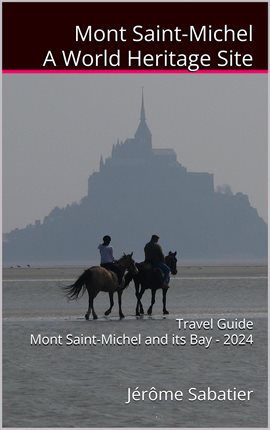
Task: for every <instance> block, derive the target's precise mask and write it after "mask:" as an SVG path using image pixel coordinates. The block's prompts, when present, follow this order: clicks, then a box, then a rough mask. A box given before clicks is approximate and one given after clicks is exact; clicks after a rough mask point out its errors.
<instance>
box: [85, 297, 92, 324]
mask: <svg viewBox="0 0 270 430" xmlns="http://www.w3.org/2000/svg"><path fill="white" fill-rule="evenodd" d="M87 291H88V296H89V300H88V310H87V312H86V314H85V319H86V320H87V321H88V320H89V316H90V314H91V309H92V307H93V297H92V295H91V294H90V292H89V290H87Z"/></svg>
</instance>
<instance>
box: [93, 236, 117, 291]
mask: <svg viewBox="0 0 270 430" xmlns="http://www.w3.org/2000/svg"><path fill="white" fill-rule="evenodd" d="M111 240H112V239H111V237H110V236H109V235H106V236H104V237H103V243H101V244H100V245H98V249H99V252H100V265H101V267H104V269H107V270H111V271H112V272H114V273H116V275H117V277H118V282H119V285H120V284H121V283H122V271H121V269H120V268H119V266H118V265H117V263H116V262H115V259H114V256H113V247H112V246H111V245H110V243H111Z"/></svg>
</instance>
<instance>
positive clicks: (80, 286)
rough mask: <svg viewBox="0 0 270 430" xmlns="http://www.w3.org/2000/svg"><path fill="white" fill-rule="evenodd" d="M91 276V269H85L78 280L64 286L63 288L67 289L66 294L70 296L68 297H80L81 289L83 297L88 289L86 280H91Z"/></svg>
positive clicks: (72, 298) (73, 298)
mask: <svg viewBox="0 0 270 430" xmlns="http://www.w3.org/2000/svg"><path fill="white" fill-rule="evenodd" d="M90 278H91V272H90V270H85V271H84V272H83V274H82V275H81V276H80V277H79V278H78V279H77V281H76V282H74V284H72V285H68V286H66V287H63V289H64V290H65V291H66V296H67V297H68V299H69V300H76V299H78V297H79V294H80V292H81V290H82V294H81V297H82V296H83V294H84V293H85V290H86V282H89V280H90Z"/></svg>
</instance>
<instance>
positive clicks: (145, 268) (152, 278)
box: [106, 251, 177, 316]
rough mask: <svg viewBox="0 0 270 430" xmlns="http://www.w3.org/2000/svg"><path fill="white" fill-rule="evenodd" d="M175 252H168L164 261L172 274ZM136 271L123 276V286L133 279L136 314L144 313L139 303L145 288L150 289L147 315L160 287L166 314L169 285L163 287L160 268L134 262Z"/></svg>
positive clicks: (174, 273)
mask: <svg viewBox="0 0 270 430" xmlns="http://www.w3.org/2000/svg"><path fill="white" fill-rule="evenodd" d="M176 254H177V252H171V251H170V252H169V254H168V255H167V256H166V257H165V263H166V264H167V266H169V268H170V271H171V273H172V274H173V275H176V274H177V258H176ZM136 267H137V269H138V272H137V273H136V274H135V275H134V274H132V273H131V272H129V273H127V275H126V277H125V287H126V286H128V284H129V283H130V282H131V281H132V280H133V281H134V284H135V294H136V297H137V306H136V316H140V315H141V314H144V309H143V306H142V303H141V299H142V296H143V294H144V292H145V290H146V289H149V288H150V289H151V293H152V294H151V305H150V307H149V309H148V311H147V314H148V315H152V308H153V305H154V303H155V298H156V292H157V290H158V289H160V288H161V289H162V301H163V314H164V315H168V313H169V312H168V311H167V309H166V296H167V291H168V288H169V287H167V288H166V287H164V279H163V274H162V273H161V270H160V269H157V268H154V269H153V267H152V266H151V265H150V264H149V263H146V262H142V263H136ZM111 309H112V306H111V307H110V308H109V309H108V311H106V315H108V314H109V313H110V312H111Z"/></svg>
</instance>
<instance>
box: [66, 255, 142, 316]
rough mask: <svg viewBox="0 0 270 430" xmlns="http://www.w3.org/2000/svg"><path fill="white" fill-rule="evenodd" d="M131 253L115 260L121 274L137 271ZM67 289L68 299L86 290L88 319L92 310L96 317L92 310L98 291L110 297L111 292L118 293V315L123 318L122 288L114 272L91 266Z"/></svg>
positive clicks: (74, 297) (75, 297)
mask: <svg viewBox="0 0 270 430" xmlns="http://www.w3.org/2000/svg"><path fill="white" fill-rule="evenodd" d="M132 255H133V253H131V254H124V255H123V257H121V258H120V260H118V261H117V265H118V267H119V268H120V269H121V271H122V275H124V273H125V272H126V271H127V272H128V274H129V276H136V275H137V273H138V269H137V268H136V266H135V262H134V260H133V259H132ZM64 289H65V290H66V291H67V297H68V298H69V299H70V300H75V299H78V297H79V294H80V292H81V290H82V294H81V296H82V295H83V294H84V292H85V290H87V291H88V295H89V307H88V311H87V312H86V314H85V319H86V320H89V316H90V313H91V310H92V313H93V318H94V319H97V314H96V312H95V310H94V298H95V297H96V296H97V294H98V293H99V292H100V291H104V292H107V293H109V295H110V297H112V296H113V293H115V292H117V293H118V303H119V316H120V318H124V314H123V312H122V307H121V305H122V300H121V298H122V292H123V288H121V287H120V286H119V282H118V278H117V275H116V273H114V272H112V271H110V270H107V269H104V268H103V267H100V266H93V267H90V269H87V270H85V271H84V272H83V274H82V275H81V276H80V277H79V278H78V279H77V281H76V282H75V283H74V284H72V285H69V286H67V287H64Z"/></svg>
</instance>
